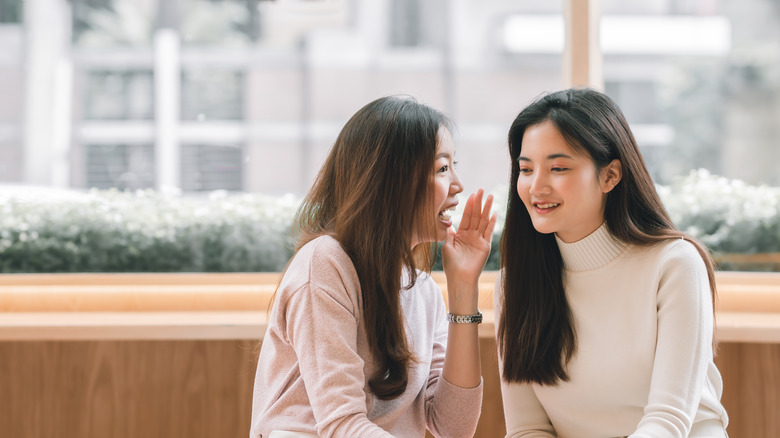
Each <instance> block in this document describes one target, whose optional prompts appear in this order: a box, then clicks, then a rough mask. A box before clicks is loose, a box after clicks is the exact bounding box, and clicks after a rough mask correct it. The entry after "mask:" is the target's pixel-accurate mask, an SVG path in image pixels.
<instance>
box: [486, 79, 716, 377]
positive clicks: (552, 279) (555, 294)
mask: <svg viewBox="0 0 780 438" xmlns="http://www.w3.org/2000/svg"><path fill="white" fill-rule="evenodd" d="M546 120H549V121H551V122H552V123H554V124H555V126H556V127H557V128H558V130H559V131H560V132H561V134H562V135H563V137H564V138H565V139H566V142H567V143H568V144H569V146H570V147H572V148H573V149H574V150H575V151H579V152H582V153H584V154H587V156H589V157H590V158H591V159H592V160H593V162H594V164H595V167H596V170H597V171H598V170H601V169H602V168H604V166H606V165H608V164H609V163H610V162H612V160H614V159H619V160H620V162H621V164H622V168H623V172H622V179H621V180H620V182H619V183H618V185H617V186H616V187H615V188H614V189H612V190H611V191H610V192H609V193H608V194H607V199H606V207H605V211H604V216H605V219H606V224H607V227H608V229H609V231H610V233H612V234H613V235H614V236H615V237H617V238H618V239H619V240H621V241H623V242H626V243H630V244H635V245H651V244H654V243H657V242H661V241H664V240H668V239H680V238H683V239H685V240H687V241H689V242H691V243H692V244H693V245H694V246H695V247H696V249H697V251H698V252H699V254H700V255H701V258H702V259H703V260H704V264H705V266H706V268H707V275H708V277H709V281H710V290H711V292H712V298H713V301H714V300H715V297H716V290H715V273H714V272H715V268H714V264H713V261H712V258H711V256H710V254H709V252H708V251H707V248H706V247H704V246H703V245H702V244H701V243H699V242H698V241H696V240H695V239H693V238H692V237H690V236H688V235H686V234H685V233H682V232H681V231H678V230H677V229H676V227H675V226H674V224H673V223H672V221H671V219H670V218H669V214H668V213H667V212H666V209H665V208H664V206H663V203H662V202H661V199H660V198H659V196H658V193H657V192H656V190H655V186H654V185H653V181H652V179H651V177H650V174H649V172H648V171H647V167H646V166H645V163H644V160H643V159H642V155H641V154H640V152H639V148H638V147H637V144H636V141H635V140H634V136H633V134H632V133H631V130H630V128H629V126H628V123H627V122H626V119H625V117H624V116H623V113H622V111H621V110H620V108H618V106H617V105H616V104H615V102H614V101H612V99H610V98H609V97H607V96H606V95H604V94H602V93H600V92H598V91H595V90H591V89H569V90H564V91H558V92H555V93H551V94H547V95H544V96H542V97H541V98H539V99H538V100H536V101H535V102H533V103H532V104H531V105H530V106H528V107H527V108H525V109H524V110H523V111H521V112H520V114H519V115H518V116H517V118H516V119H515V120H514V122H513V123H512V126H511V128H510V130H509V153H510V155H511V157H512V173H511V178H510V185H509V187H510V188H515V187H517V179H518V176H519V164H518V161H517V159H518V157H519V156H520V151H521V149H522V146H523V134H524V133H525V130H526V129H527V128H529V127H530V126H534V125H537V124H539V123H541V122H544V121H546ZM507 204H508V206H507V215H506V223H505V226H504V232H503V234H502V237H501V262H500V266H501V269H502V274H503V275H502V286H503V290H504V293H503V297H502V301H501V303H500V304H501V310H502V311H501V315H500V316H499V323H498V345H499V351H500V352H501V356H502V360H503V378H504V379H505V380H507V381H509V382H535V383H539V384H544V385H555V384H557V383H558V382H560V381H568V380H569V376H568V373H567V371H566V366H567V364H568V362H569V360H570V359H571V357H572V355H573V354H574V352H575V350H576V340H577V338H576V333H575V329H574V323H573V321H572V315H571V311H570V309H569V304H568V301H567V300H566V294H565V291H564V286H563V260H562V258H561V253H560V250H559V249H558V245H557V243H556V241H555V236H554V235H553V234H542V233H539V232H538V231H536V229H534V226H533V223H532V222H531V217H530V216H529V214H528V210H527V209H526V208H525V206H524V205H523V202H522V200H520V197H519V196H518V193H517V190H510V193H509V197H508V201H507ZM508 315H511V318H510V317H509V316H508ZM714 344H715V340H714V338H713V345H714Z"/></svg>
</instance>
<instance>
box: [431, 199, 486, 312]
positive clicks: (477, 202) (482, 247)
mask: <svg viewBox="0 0 780 438" xmlns="http://www.w3.org/2000/svg"><path fill="white" fill-rule="evenodd" d="M483 195H484V191H483V190H482V189H480V190H478V191H477V193H472V194H471V195H470V196H469V198H468V200H467V201H466V206H465V208H464V210H463V217H462V218H461V221H460V226H459V227H458V231H457V232H456V231H453V230H452V228H449V229H448V231H447V240H446V241H445V242H444V246H443V247H442V250H441V252H442V263H443V266H444V273H445V275H446V276H447V284H448V285H451V286H466V287H467V289H471V287H470V286H476V285H477V283H478V282H479V275H480V274H481V273H482V268H484V267H485V262H486V261H487V258H488V255H490V244H491V239H492V236H493V229H494V228H495V226H496V220H497V219H496V214H495V213H494V214H493V215H492V216H491V214H490V209H491V207H492V205H493V195H488V197H487V198H486V199H485V205H484V206H482V196H483ZM453 289H460V288H450V287H448V290H449V291H453ZM453 298H454V297H452V296H450V299H451V300H452V299H453ZM475 298H476V297H475ZM450 304H451V305H453V304H454V303H453V302H452V301H450ZM475 304H476V301H475Z"/></svg>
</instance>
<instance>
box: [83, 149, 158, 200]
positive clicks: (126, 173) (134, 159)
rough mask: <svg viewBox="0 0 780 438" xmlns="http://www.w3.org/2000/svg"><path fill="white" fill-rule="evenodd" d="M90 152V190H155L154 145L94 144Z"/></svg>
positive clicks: (88, 184) (88, 171) (88, 158)
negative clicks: (93, 188) (152, 188)
mask: <svg viewBox="0 0 780 438" xmlns="http://www.w3.org/2000/svg"><path fill="white" fill-rule="evenodd" d="M86 152H87V160H86V164H87V187H90V188H92V187H95V188H99V189H109V188H117V189H120V190H125V189H130V190H136V189H145V188H151V187H154V172H155V171H154V162H155V160H154V147H153V146H152V145H135V144H134V145H126V144H91V145H88V146H87V147H86Z"/></svg>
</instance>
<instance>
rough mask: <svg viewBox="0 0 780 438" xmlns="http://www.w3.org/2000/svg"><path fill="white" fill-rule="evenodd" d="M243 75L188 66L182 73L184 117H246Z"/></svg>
mask: <svg viewBox="0 0 780 438" xmlns="http://www.w3.org/2000/svg"><path fill="white" fill-rule="evenodd" d="M243 90H244V74H243V72H240V71H229V70H209V69H203V70H196V69H189V70H185V71H184V72H183V73H182V89H181V118H182V120H199V121H205V120H240V119H242V118H243V116H244V109H243V105H244V100H243V95H244V93H243Z"/></svg>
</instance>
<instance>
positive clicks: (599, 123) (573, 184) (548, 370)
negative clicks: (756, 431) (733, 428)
mask: <svg viewBox="0 0 780 438" xmlns="http://www.w3.org/2000/svg"><path fill="white" fill-rule="evenodd" d="M509 150H510V154H511V157H512V173H511V187H513V188H514V190H513V191H512V193H510V196H509V205H508V212H507V216H506V225H505V228H504V232H503V236H502V242H501V249H502V252H501V275H499V277H498V279H497V282H496V298H495V300H496V301H495V302H496V306H497V307H498V309H499V313H498V315H499V317H498V324H497V340H498V345H499V355H500V366H501V376H502V393H503V399H504V411H505V416H506V425H507V436H509V437H567V438H568V437H571V438H606V437H625V436H629V437H632V438H640V437H642V438H650V437H657V438H673V437H680V438H682V437H726V431H725V429H726V425H727V423H728V417H727V416H726V412H725V411H724V409H723V406H722V405H721V403H720V396H721V390H722V382H721V378H720V374H719V372H718V370H717V368H716V367H715V364H714V363H713V345H714V337H713V326H714V324H713V315H714V313H713V299H714V297H715V282H714V274H713V263H712V259H711V258H710V256H709V254H708V252H707V250H706V248H704V247H703V246H702V245H701V244H700V243H698V242H697V241H695V240H694V239H692V238H691V237H689V236H687V235H685V234H683V233H681V232H680V231H677V230H676V229H675V227H674V225H673V224H672V222H671V220H670V219H669V216H668V214H667V213H666V210H665V209H664V207H663V205H662V203H661V201H660V199H659V197H658V194H657V193H656V191H655V187H654V185H653V182H652V181H651V179H650V175H649V173H648V171H647V169H646V167H645V164H644V161H643V160H642V157H641V155H640V153H639V149H638V147H637V144H636V142H635V140H634V137H633V135H632V133H631V130H630V129H629V127H628V123H626V120H625V118H624V116H623V114H622V112H621V111H620V109H619V108H618V107H617V105H615V103H614V102H613V101H612V100H611V99H609V98H608V97H607V96H605V95H604V94H602V93H599V92H597V91H594V90H589V89H571V90H565V91H559V92H556V93H551V94H548V95H545V96H543V97H541V98H540V99H539V100H537V101H536V102H534V103H532V104H531V105H530V106H528V107H527V108H525V109H524V110H523V111H522V112H521V113H520V114H519V115H518V116H517V118H516V119H515V121H514V123H513V124H512V127H511V129H510V131H509Z"/></svg>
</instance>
